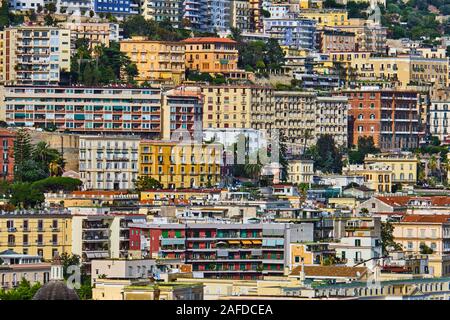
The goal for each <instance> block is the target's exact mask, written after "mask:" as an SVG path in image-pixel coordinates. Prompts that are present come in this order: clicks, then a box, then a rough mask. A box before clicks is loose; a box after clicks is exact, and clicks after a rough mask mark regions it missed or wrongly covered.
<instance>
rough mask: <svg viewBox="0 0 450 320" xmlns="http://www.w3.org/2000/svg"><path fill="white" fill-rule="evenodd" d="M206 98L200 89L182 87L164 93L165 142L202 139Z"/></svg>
mask: <svg viewBox="0 0 450 320" xmlns="http://www.w3.org/2000/svg"><path fill="white" fill-rule="evenodd" d="M203 103H204V97H203V95H202V93H201V90H200V88H198V87H186V86H180V87H177V88H174V89H171V90H168V91H166V92H164V93H163V114H162V126H163V132H162V137H163V139H164V140H180V139H183V140H185V139H186V140H195V141H199V142H200V141H201V139H202V114H203Z"/></svg>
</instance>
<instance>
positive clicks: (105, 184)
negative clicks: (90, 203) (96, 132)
mask: <svg viewBox="0 0 450 320" xmlns="http://www.w3.org/2000/svg"><path fill="white" fill-rule="evenodd" d="M139 141H140V138H139V137H134V136H81V137H80V140H79V144H80V160H79V161H80V175H81V180H82V181H83V183H84V188H85V189H102V190H127V189H133V188H134V182H135V181H136V179H137V174H138V148H139Z"/></svg>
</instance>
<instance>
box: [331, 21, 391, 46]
mask: <svg viewBox="0 0 450 320" xmlns="http://www.w3.org/2000/svg"><path fill="white" fill-rule="evenodd" d="M348 21H349V25H346V26H336V27H333V29H335V30H340V31H345V32H351V33H353V34H354V35H355V41H354V43H355V50H356V51H362V52H373V53H380V54H385V53H386V49H387V28H386V27H383V26H381V25H379V24H374V23H369V22H368V21H367V20H366V19H348Z"/></svg>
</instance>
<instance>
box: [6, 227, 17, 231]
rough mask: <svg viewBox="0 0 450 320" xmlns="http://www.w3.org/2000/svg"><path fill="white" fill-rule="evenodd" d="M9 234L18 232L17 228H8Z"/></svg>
mask: <svg viewBox="0 0 450 320" xmlns="http://www.w3.org/2000/svg"><path fill="white" fill-rule="evenodd" d="M8 232H17V228H14V227H12V228H8Z"/></svg>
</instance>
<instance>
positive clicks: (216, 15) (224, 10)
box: [183, 0, 231, 32]
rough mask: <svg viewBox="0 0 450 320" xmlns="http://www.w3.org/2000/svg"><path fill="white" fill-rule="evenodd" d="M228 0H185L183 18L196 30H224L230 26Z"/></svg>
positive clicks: (229, 2) (229, 4)
mask: <svg viewBox="0 0 450 320" xmlns="http://www.w3.org/2000/svg"><path fill="white" fill-rule="evenodd" d="M230 6H231V1H228V0H192V1H188V2H184V6H183V20H185V21H186V22H187V24H188V25H189V26H190V27H191V28H192V29H196V30H201V31H212V30H215V31H216V32H223V31H227V30H229V28H230Z"/></svg>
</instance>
